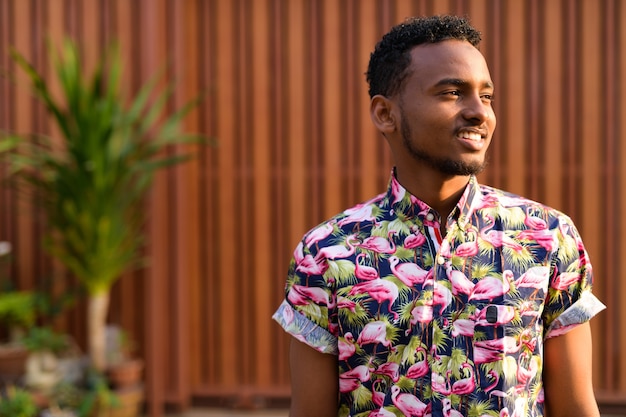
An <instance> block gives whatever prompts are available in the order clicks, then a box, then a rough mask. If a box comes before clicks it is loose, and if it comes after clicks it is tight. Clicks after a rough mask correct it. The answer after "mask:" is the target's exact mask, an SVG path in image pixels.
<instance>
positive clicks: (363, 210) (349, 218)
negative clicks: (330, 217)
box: [337, 202, 376, 227]
mask: <svg viewBox="0 0 626 417" xmlns="http://www.w3.org/2000/svg"><path fill="white" fill-rule="evenodd" d="M373 208H374V207H373V206H372V204H370V202H365V203H363V204H359V205H357V206H355V207H353V208H351V209H348V210H346V211H344V212H343V214H345V215H346V217H344V218H343V219H341V220H339V221H338V222H337V225H339V226H341V227H343V226H345V225H347V224H350V223H360V222H374V221H376V217H375V216H373V215H372V209H373Z"/></svg>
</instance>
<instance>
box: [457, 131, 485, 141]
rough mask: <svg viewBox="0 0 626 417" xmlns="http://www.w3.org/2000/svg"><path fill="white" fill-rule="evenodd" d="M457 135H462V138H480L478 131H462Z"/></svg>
mask: <svg viewBox="0 0 626 417" xmlns="http://www.w3.org/2000/svg"><path fill="white" fill-rule="evenodd" d="M459 136H460V137H462V138H463V139H469V140H476V141H478V140H480V139H481V136H480V133H472V132H463V133H461V134H460V135H459Z"/></svg>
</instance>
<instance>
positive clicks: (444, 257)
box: [273, 175, 604, 417]
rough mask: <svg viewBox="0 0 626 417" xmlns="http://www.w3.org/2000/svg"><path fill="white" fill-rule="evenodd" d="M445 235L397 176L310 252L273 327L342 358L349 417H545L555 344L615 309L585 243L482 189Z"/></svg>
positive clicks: (338, 219)
mask: <svg viewBox="0 0 626 417" xmlns="http://www.w3.org/2000/svg"><path fill="white" fill-rule="evenodd" d="M445 230H446V234H445V236H442V235H441V233H440V220H439V218H438V215H437V213H436V212H435V211H433V210H432V209H431V208H430V207H429V206H428V205H427V204H425V203H424V202H422V201H420V200H419V199H417V198H416V197H414V196H412V195H410V194H409V193H408V192H407V191H406V190H405V189H404V188H403V187H402V186H401V185H400V184H399V183H398V182H397V180H396V179H395V176H394V175H392V178H391V180H390V185H389V188H388V190H387V192H386V193H383V194H381V195H379V196H377V197H375V198H374V199H372V200H370V201H367V202H365V203H362V204H360V205H358V206H356V207H354V208H352V209H349V210H346V211H345V212H343V213H341V214H340V215H338V216H335V217H334V218H332V219H330V220H329V221H327V222H325V223H323V224H321V225H319V226H317V227H316V228H314V229H312V230H311V231H309V232H308V233H307V234H306V235H305V236H304V238H303V240H302V242H301V243H300V244H299V245H298V246H297V248H296V250H295V252H294V256H293V260H292V262H291V265H290V269H289V274H288V278H287V284H286V288H285V291H286V292H285V293H286V297H285V301H284V302H283V303H282V304H281V306H280V307H279V308H278V310H277V311H276V313H275V314H274V317H273V318H274V319H275V320H276V321H277V322H278V323H279V324H280V325H281V326H282V327H283V328H284V329H285V330H286V331H287V332H289V333H290V334H292V335H293V336H294V337H296V338H297V339H299V340H301V341H302V342H304V343H307V344H308V345H310V346H312V347H313V348H315V349H317V350H319V351H320V352H325V353H330V354H334V355H337V361H338V362H337V366H338V371H339V390H340V398H341V400H340V407H339V410H338V415H339V416H402V415H405V416H427V415H428V416H476V417H478V416H502V415H509V414H510V415H515V416H543V387H542V380H541V375H542V361H543V357H542V352H543V343H544V341H545V340H546V339H548V338H550V337H555V336H558V335H560V334H562V333H565V332H566V331H568V330H569V329H571V328H572V327H574V326H577V325H579V324H580V323H584V322H586V321H588V320H590V319H591V318H592V317H593V316H594V315H596V314H597V313H598V312H599V311H601V310H602V309H603V308H604V305H603V304H602V303H601V302H600V301H598V299H597V298H596V297H595V296H594V295H593V294H592V292H591V285H592V279H593V273H592V266H591V263H590V261H589V258H588V255H587V252H586V250H585V247H584V245H583V242H582V240H581V238H580V235H579V234H578V231H577V230H576V228H575V226H574V224H573V222H572V221H571V219H570V218H569V217H567V216H566V215H564V214H563V213H561V212H559V211H557V210H554V209H551V208H549V207H546V206H544V205H542V204H539V203H536V202H533V201H531V200H528V199H525V198H522V197H519V196H515V195H513V194H510V193H506V192H503V191H501V190H497V189H495V188H492V187H488V186H484V185H479V184H478V182H477V180H476V178H475V177H472V178H471V179H470V182H469V184H468V186H467V188H466V190H465V192H464V194H463V196H462V197H461V199H460V201H459V203H458V204H457V206H456V208H455V209H454V210H453V212H452V213H451V215H450V216H449V218H448V219H447V223H446V229H445Z"/></svg>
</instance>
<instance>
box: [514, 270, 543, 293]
mask: <svg viewBox="0 0 626 417" xmlns="http://www.w3.org/2000/svg"><path fill="white" fill-rule="evenodd" d="M549 278H550V268H549V267H547V266H533V267H532V268H529V269H528V270H527V271H526V272H524V273H523V274H522V275H520V277H519V278H517V279H516V280H515V286H516V287H517V288H536V289H543V290H544V291H545V290H547V289H548V279H549Z"/></svg>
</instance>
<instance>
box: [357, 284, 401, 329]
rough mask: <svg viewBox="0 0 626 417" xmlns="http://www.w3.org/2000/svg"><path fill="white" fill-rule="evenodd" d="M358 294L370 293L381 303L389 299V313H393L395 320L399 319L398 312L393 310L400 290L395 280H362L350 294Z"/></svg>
mask: <svg viewBox="0 0 626 417" xmlns="http://www.w3.org/2000/svg"><path fill="white" fill-rule="evenodd" d="M356 294H368V295H369V296H370V297H372V298H373V299H374V300H376V301H377V302H378V303H379V304H382V303H383V302H384V301H388V302H389V305H388V307H387V309H388V311H389V313H391V314H392V315H393V317H394V320H398V317H399V316H398V313H396V312H395V311H393V310H392V309H391V307H392V305H393V304H394V303H395V302H396V300H397V299H398V297H399V295H400V291H399V290H398V286H397V285H396V284H394V283H393V282H391V281H387V280H384V279H380V278H378V279H375V280H372V281H365V282H361V283H359V284H356V285H354V286H353V287H352V288H351V289H350V292H349V295H356Z"/></svg>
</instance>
